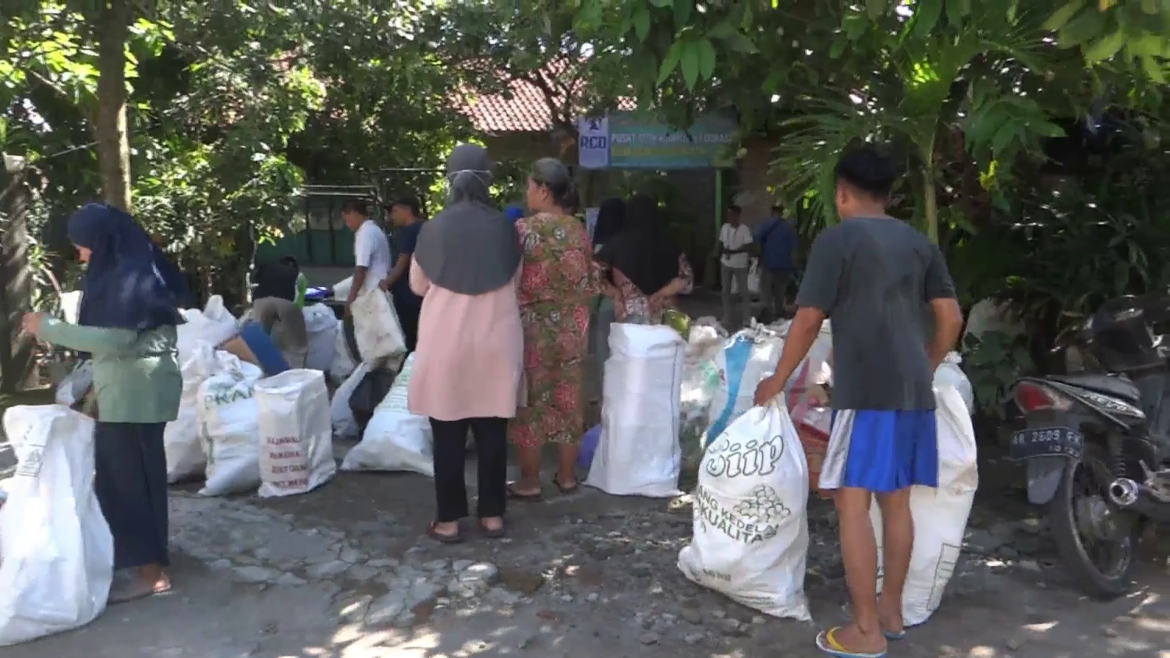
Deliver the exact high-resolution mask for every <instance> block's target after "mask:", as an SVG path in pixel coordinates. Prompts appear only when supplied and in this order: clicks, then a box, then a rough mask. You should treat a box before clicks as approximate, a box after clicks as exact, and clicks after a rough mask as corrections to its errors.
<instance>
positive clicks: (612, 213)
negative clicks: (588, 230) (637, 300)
mask: <svg viewBox="0 0 1170 658" xmlns="http://www.w3.org/2000/svg"><path fill="white" fill-rule="evenodd" d="M625 221H626V202H625V201H623V200H621V199H617V198H610V199H606V200H605V201H602V202H601V206H599V207H598V209H597V223H596V224H595V225H594V226H593V253H594V255H596V254H597V252H598V251H600V250H601V248H602V247H603V246H604V245H605V244H606V243H607V242H609V240H610V239H611V238H613V236H614V235H616V234H617V233H618V232H619V231H621V229H622V226H624V225H625ZM601 283H602V284H603V285H604V284H606V283H608V284H610V285H612V284H613V280H612V279H611V278H610V277H609V274H608V273H606V274H605V277H604V280H602V281H601ZM595 299H596V303H595V305H594V307H593V308H592V312H591V313H590V318H589V326H590V329H589V354H590V355H591V356H592V364H591V372H590V375H589V377H590V379H591V389H590V396H591V398H598V397H599V396H600V394H601V391H600V390H598V389H600V387H601V383H602V375H603V374H604V371H605V362H606V360H608V359H609V328H610V325H612V324H613V318H614V306H613V304H614V298H613V297H611V296H609V295H604V294H602V295H598V296H597V297H596V298H595Z"/></svg>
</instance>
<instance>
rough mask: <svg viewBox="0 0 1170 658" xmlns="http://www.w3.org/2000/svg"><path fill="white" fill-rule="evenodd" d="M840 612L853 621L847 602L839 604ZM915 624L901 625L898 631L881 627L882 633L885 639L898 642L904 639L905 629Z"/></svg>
mask: <svg viewBox="0 0 1170 658" xmlns="http://www.w3.org/2000/svg"><path fill="white" fill-rule="evenodd" d="M841 612H842V613H843V614H844V615H845V618H846V619H848V620H849V621H853V611H852V610H851V609H850V608H849V605H848V604H846V605H843V606H841ZM917 625H918V624H911V625H909V626H907V625H903V626H902V630H900V631H887V630H886V629H884V628H883V629H882V635H885V636H886V639H887V640H893V641H894V642H898V641H900V640H905V639H906V631H908V630H910V629H911V628H914V627H915V626H917Z"/></svg>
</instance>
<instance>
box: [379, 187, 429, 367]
mask: <svg viewBox="0 0 1170 658" xmlns="http://www.w3.org/2000/svg"><path fill="white" fill-rule="evenodd" d="M390 221H391V222H392V223H393V224H394V226H396V227H397V228H398V230H397V232H396V233H395V234H394V244H395V246H396V247H397V249H396V252H397V259H398V260H397V261H395V263H394V268H393V269H391V270H390V274H389V276H387V277H386V278H385V280H383V281H382V289H383V290H387V291H389V292H390V294H391V295H392V296H393V298H394V310H395V311H397V312H398V321H399V322H400V323H401V324H402V335H403V336H404V337H405V339H406V351H408V352H413V351H414V348H415V345H416V344H417V343H418V316H419V313H421V312H422V297H419V296H418V295H416V294H414V291H413V290H411V289H410V276H409V274H410V263H411V260H412V259H413V257H414V250H415V247H416V246H417V245H418V234H419V231H421V230H422V227H423V218H422V206H421V204H420V203H419V200H418V197H417V196H414V195H413V194H407V195H405V196H402V197H399V198H398V200H397V201H395V202H394V203H393V204H391V205H390Z"/></svg>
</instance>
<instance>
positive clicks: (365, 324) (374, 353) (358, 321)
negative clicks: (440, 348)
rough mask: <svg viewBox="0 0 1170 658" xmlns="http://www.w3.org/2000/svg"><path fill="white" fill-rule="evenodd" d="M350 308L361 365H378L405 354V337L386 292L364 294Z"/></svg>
mask: <svg viewBox="0 0 1170 658" xmlns="http://www.w3.org/2000/svg"><path fill="white" fill-rule="evenodd" d="M350 308H351V310H352V313H353V333H354V338H355V339H356V340H357V347H358V352H359V353H360V355H361V359H362V361H379V360H381V359H385V358H387V357H391V356H394V355H396V354H403V353H405V352H406V337H405V336H404V335H403V333H402V325H401V324H399V322H398V313H397V312H396V311H395V310H394V304H393V302H391V301H390V295H389V294H388V293H387V292H386V291H384V290H382V289H381V288H375V289H373V290H371V291H369V292H367V293H364V294H361V295H359V296H358V298H357V299H355V300H353V304H351V305H350Z"/></svg>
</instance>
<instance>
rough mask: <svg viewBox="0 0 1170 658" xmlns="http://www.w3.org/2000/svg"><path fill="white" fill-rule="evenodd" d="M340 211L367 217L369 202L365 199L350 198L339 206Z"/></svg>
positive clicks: (368, 214)
mask: <svg viewBox="0 0 1170 658" xmlns="http://www.w3.org/2000/svg"><path fill="white" fill-rule="evenodd" d="M341 212H343V213H347V212H353V213H357V214H359V215H361V216H362V217H369V216H370V203H369V201H367V200H365V199H350V200H349V201H346V202H345V205H343V206H341Z"/></svg>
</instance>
